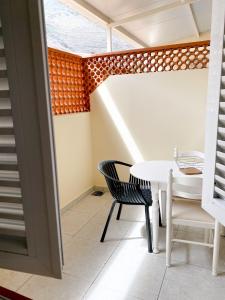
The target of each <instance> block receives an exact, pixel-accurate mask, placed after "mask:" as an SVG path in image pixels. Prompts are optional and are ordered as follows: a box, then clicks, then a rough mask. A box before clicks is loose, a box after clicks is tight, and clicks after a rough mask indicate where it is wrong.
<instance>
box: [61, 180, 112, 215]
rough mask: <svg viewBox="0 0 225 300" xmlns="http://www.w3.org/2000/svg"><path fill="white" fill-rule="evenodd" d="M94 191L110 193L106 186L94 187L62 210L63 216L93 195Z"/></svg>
mask: <svg viewBox="0 0 225 300" xmlns="http://www.w3.org/2000/svg"><path fill="white" fill-rule="evenodd" d="M94 191H102V192H108V191H109V189H108V188H107V187H104V186H96V185H94V186H92V187H90V188H89V189H87V190H86V191H85V192H83V193H82V194H81V195H80V196H79V197H77V198H75V199H74V200H72V201H71V202H70V203H68V204H67V205H66V206H64V207H63V208H61V214H62V215H63V214H64V213H65V212H66V211H68V210H69V209H70V208H72V207H73V206H74V205H76V204H77V203H78V202H80V201H82V199H84V198H85V197H86V196H88V195H89V194H91V193H92V192H94Z"/></svg>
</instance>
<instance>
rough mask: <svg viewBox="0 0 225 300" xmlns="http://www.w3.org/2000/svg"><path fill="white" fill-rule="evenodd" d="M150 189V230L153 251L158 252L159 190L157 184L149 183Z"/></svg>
mask: <svg viewBox="0 0 225 300" xmlns="http://www.w3.org/2000/svg"><path fill="white" fill-rule="evenodd" d="M151 190H152V231H153V253H159V249H158V240H159V190H158V184H154V183H152V184H151Z"/></svg>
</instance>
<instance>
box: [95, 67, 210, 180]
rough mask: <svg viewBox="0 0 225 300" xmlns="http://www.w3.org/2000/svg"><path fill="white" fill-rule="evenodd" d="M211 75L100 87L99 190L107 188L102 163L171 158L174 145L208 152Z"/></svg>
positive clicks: (141, 77) (129, 79)
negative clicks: (206, 124) (206, 129)
mask: <svg viewBox="0 0 225 300" xmlns="http://www.w3.org/2000/svg"><path fill="white" fill-rule="evenodd" d="M207 75H208V71H207V70H206V69H203V70H187V71H176V72H162V73H148V74H136V75H123V76H121V75H119V76H111V77H109V78H108V79H107V80H106V81H105V82H104V83H103V84H102V85H100V86H99V87H98V88H97V90H96V91H95V92H94V93H93V94H92V96H91V128H92V142H93V164H94V166H93V168H94V183H95V185H104V180H103V178H102V176H100V175H99V174H98V172H97V171H96V166H97V164H98V162H99V161H101V160H103V159H118V160H122V161H126V162H131V163H133V162H135V161H137V160H140V159H141V157H142V158H143V159H145V160H151V159H172V156H173V148H174V146H175V145H177V146H178V148H180V149H181V150H203V145H204V118H205V103H206V95H207ZM112 118H114V120H113V119H112Z"/></svg>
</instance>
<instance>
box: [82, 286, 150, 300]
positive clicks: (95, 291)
mask: <svg viewBox="0 0 225 300" xmlns="http://www.w3.org/2000/svg"><path fill="white" fill-rule="evenodd" d="M103 299H104V300H142V299H141V298H137V297H132V296H131V295H129V293H128V294H123V293H121V291H119V292H118V291H115V290H112V289H109V288H104V287H100V286H96V285H95V286H93V287H91V289H90V290H89V291H88V293H87V294H86V295H85V296H84V300H103ZM149 300H150V298H149Z"/></svg>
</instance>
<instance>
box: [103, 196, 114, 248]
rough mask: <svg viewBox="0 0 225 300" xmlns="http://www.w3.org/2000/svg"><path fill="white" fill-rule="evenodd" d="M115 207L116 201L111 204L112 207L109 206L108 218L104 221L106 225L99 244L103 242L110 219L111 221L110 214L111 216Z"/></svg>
mask: <svg viewBox="0 0 225 300" xmlns="http://www.w3.org/2000/svg"><path fill="white" fill-rule="evenodd" d="M115 205H116V201H114V202H113V204H112V206H111V208H110V212H109V215H108V218H107V221H106V224H105V227H104V230H103V233H102V237H101V240H100V242H101V243H103V242H104V239H105V235H106V232H107V229H108V226H109V222H110V219H111V217H112V214H113V210H114V207H115Z"/></svg>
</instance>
